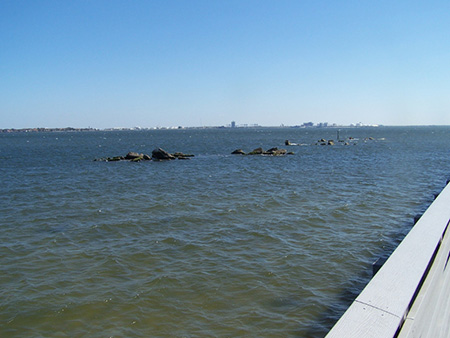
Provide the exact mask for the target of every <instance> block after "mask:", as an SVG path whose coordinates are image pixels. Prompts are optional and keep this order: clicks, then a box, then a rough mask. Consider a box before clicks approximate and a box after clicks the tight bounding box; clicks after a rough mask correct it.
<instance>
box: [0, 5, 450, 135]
mask: <svg viewBox="0 0 450 338" xmlns="http://www.w3.org/2000/svg"><path fill="white" fill-rule="evenodd" d="M449 31H450V3H449V2H446V1H429V2H410V1H403V0H401V1H395V2H391V1H389V2H388V1H377V2H354V1H342V2H335V1H331V0H328V1H327V0H324V1H316V2H304V1H293V0H281V1H268V0H244V1H241V0H240V1H238V0H230V1H206V0H192V1H179V0H168V1H141V0H136V1H131V2H130V1H122V0H110V1H106V0H97V1H93V2H85V1H75V2H72V1H29V2H24V1H10V0H6V1H1V2H0V41H1V42H0V129H6V128H34V127H46V128H64V127H73V128H88V127H91V128H98V129H104V128H114V127H126V128H132V127H135V126H139V127H142V128H150V127H176V126H184V127H194V126H222V125H228V124H230V123H231V121H236V125H245V124H247V125H251V124H258V125H261V126H280V125H286V126H295V125H301V124H303V123H305V121H316V122H315V123H319V122H320V121H329V123H336V124H339V125H350V124H352V123H359V122H361V123H363V124H367V125H373V124H381V125H450V95H448V93H449V92H450V81H448V79H449V78H450V67H448V60H449V55H450V41H449V40H450V37H449V35H448V32H449Z"/></svg>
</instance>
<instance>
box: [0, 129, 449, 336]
mask: <svg viewBox="0 0 450 338" xmlns="http://www.w3.org/2000/svg"><path fill="white" fill-rule="evenodd" d="M336 134H337V129H332V128H327V129H312V128H311V129H294V128H254V129H253V128H252V129H250V128H249V129H239V128H237V129H202V130H152V131H114V132H113V131H110V132H106V131H96V132H67V133H66V132H64V133H63V132H59V133H58V132H54V133H12V134H0V181H1V200H0V216H1V217H0V286H1V287H0V336H1V337H322V336H324V335H325V334H326V332H327V331H328V330H329V329H330V327H331V326H332V325H333V324H334V322H335V321H336V320H337V319H338V318H339V317H340V315H341V314H342V313H343V312H344V311H345V309H346V307H347V306H348V305H349V304H350V303H351V301H352V300H353V299H354V297H356V295H357V294H358V293H359V292H360V291H361V290H362V288H363V287H364V285H365V284H366V283H367V282H368V280H369V279H370V277H371V272H372V263H373V262H374V261H375V260H376V259H377V258H379V257H386V256H387V255H389V253H390V252H392V250H393V249H394V248H395V247H396V245H397V244H398V243H399V241H400V240H401V239H402V238H403V237H404V236H405V234H407V232H408V231H409V230H410V228H411V227H412V226H413V218H414V216H416V215H417V214H420V213H422V212H423V211H424V210H425V209H426V208H427V206H428V205H429V204H430V203H431V202H432V200H433V197H434V194H437V193H439V191H441V190H442V188H443V187H444V186H445V183H446V180H447V179H448V178H449V177H450V127H379V128H353V129H350V128H349V129H345V128H341V129H340V138H342V139H344V138H348V137H353V138H354V139H353V140H351V141H350V145H348V146H344V145H343V143H342V142H341V143H338V142H337V144H336V145H334V146H320V145H315V143H316V142H317V140H318V139H321V138H325V139H335V140H336V137H337V136H336ZM368 137H372V138H373V140H371V139H368V140H365V138H368ZM286 139H289V140H290V141H291V142H295V143H299V144H303V145H295V146H289V147H285V146H284V141H285V140H286ZM260 146H261V147H263V148H264V149H268V148H271V147H275V146H277V147H279V148H286V149H288V150H289V151H293V152H294V153H295V154H294V155H289V156H284V157H268V156H239V155H231V154H230V153H231V152H232V151H233V150H235V149H237V148H242V149H244V150H245V151H251V150H252V149H254V148H257V147H260ZM156 147H161V148H163V149H165V150H167V151H169V152H177V151H180V152H184V153H193V154H195V155H196V156H195V157H194V158H192V159H190V160H185V161H182V160H175V161H170V162H153V161H150V162H140V163H131V162H98V161H93V160H94V159H95V158H100V157H108V156H115V155H125V154H126V153H127V152H129V151H137V152H142V153H148V154H151V151H152V150H153V149H154V148H156ZM419 249H420V248H419Z"/></svg>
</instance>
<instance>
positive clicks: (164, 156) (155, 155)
mask: <svg viewBox="0 0 450 338" xmlns="http://www.w3.org/2000/svg"><path fill="white" fill-rule="evenodd" d="M190 157H194V155H192V154H183V153H181V152H176V153H174V154H170V153H168V152H167V151H165V150H163V149H161V148H156V149H155V150H153V151H152V156H150V155H147V154H142V153H136V152H134V151H130V152H129V153H128V154H126V155H125V156H114V157H106V158H97V159H95V160H94V161H104V162H116V161H129V162H140V161H152V160H153V161H164V160H175V159H179V160H187V159H189V158H190Z"/></svg>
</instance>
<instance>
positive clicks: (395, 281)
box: [326, 184, 450, 338]
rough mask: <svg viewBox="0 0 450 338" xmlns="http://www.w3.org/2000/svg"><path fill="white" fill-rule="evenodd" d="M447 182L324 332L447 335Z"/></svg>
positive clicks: (382, 337)
mask: <svg viewBox="0 0 450 338" xmlns="http://www.w3.org/2000/svg"><path fill="white" fill-rule="evenodd" d="M449 222H450V184H447V186H446V187H445V188H444V190H443V191H442V192H441V193H440V194H439V195H438V196H437V198H436V199H435V201H434V202H433V203H432V204H431V205H430V207H429V208H428V209H427V211H426V212H425V213H424V214H423V215H422V217H421V218H420V219H419V220H418V221H417V223H416V224H415V226H414V227H413V228H412V229H411V231H410V232H409V234H408V235H407V236H406V237H405V239H404V240H403V241H402V242H401V243H400V245H399V246H398V247H397V249H396V250H395V251H394V252H393V253H392V255H391V256H390V257H389V259H388V260H387V261H386V263H385V264H384V265H383V266H382V267H381V269H380V270H379V271H378V272H377V274H376V275H375V276H374V277H373V278H372V280H371V281H370V282H369V284H367V286H366V287H365V288H364V290H363V291H362V292H361V294H360V295H359V296H358V297H357V298H356V299H355V301H354V302H353V303H352V305H351V306H350V307H349V308H348V309H347V311H346V312H345V313H344V315H343V316H342V317H341V319H340V320H339V321H338V322H337V323H336V324H335V326H334V327H333V328H332V329H331V331H330V332H329V333H328V335H327V336H326V337H327V338H335V337H339V338H351V337H355V338H360V337H364V338H368V337H374V338H375V337H376V338H388V337H402V338H405V337H422V338H424V337H429V338H431V337H433V338H435V337H449V336H450V262H449V259H450V230H448V228H449Z"/></svg>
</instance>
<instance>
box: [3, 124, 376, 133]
mask: <svg viewBox="0 0 450 338" xmlns="http://www.w3.org/2000/svg"><path fill="white" fill-rule="evenodd" d="M379 126H381V125H346V126H345V125H328V126H323V125H314V126H304V125H301V126H284V125H283V126H259V125H252V126H236V127H229V126H227V127H225V126H204V127H151V128H140V127H134V128H127V127H123V128H104V129H100V128H90V127H89V128H73V127H66V128H6V129H0V133H40V132H87V131H140V130H141V131H142V130H176V129H183V130H185V129H253V128H286V129H292V128H301V129H305V128H306V129H315V128H361V127H379Z"/></svg>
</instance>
